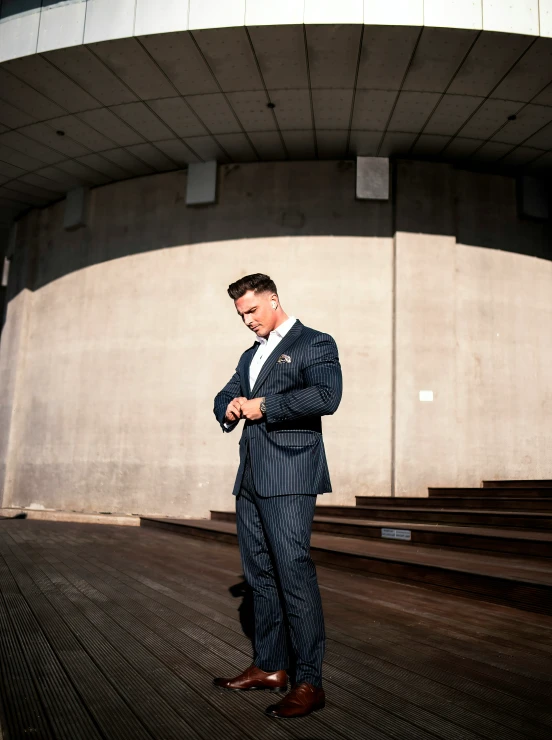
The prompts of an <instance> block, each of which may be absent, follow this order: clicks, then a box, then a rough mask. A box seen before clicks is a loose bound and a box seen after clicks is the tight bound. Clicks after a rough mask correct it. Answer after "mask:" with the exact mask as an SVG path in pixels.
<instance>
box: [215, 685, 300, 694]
mask: <svg viewBox="0 0 552 740" xmlns="http://www.w3.org/2000/svg"><path fill="white" fill-rule="evenodd" d="M213 686H214V688H215V689H218V690H219V691H269V692H270V693H271V694H285V693H287V686H286V687H285V688H282V689H279V688H277V689H273V688H271V687H270V686H251V688H249V689H232V688H230V687H229V686H217V684H213Z"/></svg>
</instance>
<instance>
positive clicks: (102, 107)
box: [0, 60, 552, 138]
mask: <svg viewBox="0 0 552 740" xmlns="http://www.w3.org/2000/svg"><path fill="white" fill-rule="evenodd" d="M98 61H101V60H98ZM51 64H52V66H54V67H55V68H56V69H59V68H58V67H56V65H54V64H53V63H51ZM104 66H105V65H104ZM107 69H108V71H109V72H111V70H110V69H109V67H107ZM59 71H60V72H61V70H59ZM113 75H114V76H115V77H116V75H115V74H114V73H113ZM14 76H15V75H14ZM17 79H18V80H19V79H20V78H19V77H18V78H17ZM68 79H69V80H70V81H72V80H71V78H68ZM117 79H118V80H120V78H118V77H117ZM20 81H21V82H23V84H27V83H26V82H25V80H20ZM121 82H122V81H121ZM122 84H124V83H122ZM549 84H550V83H547V85H545V88H546V87H548V85H549ZM545 88H543V89H545ZM285 89H286V90H298V91H304V90H305V89H306V88H304V87H290V88H285ZM327 89H333V88H327ZM362 89H363V90H364V89H366V90H368V91H370V90H377V91H378V92H379V91H382V92H391V93H395V92H397V91H396V90H388V89H387V88H362ZM128 90H129V92H131V93H132V94H133V95H136V93H134V91H133V90H132V89H131V88H128ZM35 92H38V91H35ZM229 92H238V91H237V90H236V91H229ZM409 92H416V93H423V92H427V90H409ZM541 92H542V91H541ZM39 94H41V95H42V93H39ZM207 94H209V93H198V94H197V95H196V94H194V95H190V96H189V97H201V96H202V95H207ZM453 94H454V95H455V96H457V97H464V98H469V97H473V96H472V95H468V94H467V93H453ZM537 94H540V93H537ZM91 97H94V96H91ZM136 97H137V99H136V100H135V101H131V103H132V102H146V101H145V99H142V98H139V97H138V96H136ZM175 97H178V98H181V99H182V100H184V102H186V103H187V104H188V106H189V107H190V110H191V112H192V113H193V115H194V116H195V117H196V118H197V119H198V120H199V121H200V122H201V123H202V125H204V126H205V124H204V123H203V121H202V120H201V118H199V116H198V114H197V113H196V112H195V111H194V110H193V108H191V106H190V104H189V103H188V101H187V98H186V97H185V96H184V95H183V94H182V93H180V92H178V93H177V94H176V95H175ZM479 97H484V96H479ZM165 99H166V100H169V99H170V98H148V100H165ZM494 100H503V101H505V102H507V103H523V102H524V101H523V100H515V99H513V98H494ZM0 102H3V103H6V104H7V105H9V106H11V107H12V108H14V109H15V110H17V111H19V112H20V113H22V114H23V115H27V116H31V114H30V113H27V111H26V110H24V109H23V108H20V107H18V106H17V105H15V104H14V103H12V102H9V101H7V100H6V99H5V98H3V97H2V96H1V95H0ZM52 102H53V101H52ZM529 102H531V101H529ZM131 103H116V104H115V105H130V104H131ZM56 105H57V103H56ZM535 105H540V106H541V107H543V108H551V107H552V106H551V105H547V104H546V103H535ZM60 107H61V106H60ZM97 110H110V106H109V105H105V104H104V103H102V102H101V101H98V107H97V108H84V109H83V110H79V111H73V112H71V111H69V110H67V109H66V114H65V115H69V116H80V115H82V114H83V113H92V112H93V111H97ZM56 118H59V116H50V117H48V118H35V119H34V120H33V121H32V122H31V123H25V124H22V125H21V126H8V125H7V124H2V125H4V126H5V127H6V129H7V131H4V132H2V133H1V134H0V137H1V136H2V135H3V134H6V133H9V132H10V131H19V130H20V129H21V128H24V127H25V126H32V125H33V124H36V123H49V122H50V121H55V120H56ZM86 125H87V126H89V127H90V128H92V129H93V130H94V131H97V133H99V134H102V132H101V131H99V130H98V129H96V128H94V126H92V125H91V124H89V123H87V124H86ZM205 128H208V127H207V126H206V127H205ZM102 135H103V136H105V137H106V138H109V137H108V136H107V135H106V134H102Z"/></svg>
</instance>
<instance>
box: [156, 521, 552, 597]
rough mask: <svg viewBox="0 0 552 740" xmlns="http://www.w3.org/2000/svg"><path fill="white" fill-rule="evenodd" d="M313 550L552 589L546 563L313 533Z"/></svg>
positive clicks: (230, 527)
mask: <svg viewBox="0 0 552 740" xmlns="http://www.w3.org/2000/svg"><path fill="white" fill-rule="evenodd" d="M142 519H147V520H153V521H159V522H163V523H168V524H175V525H180V526H184V527H195V528H199V529H205V530H210V531H215V532H223V533H226V534H236V525H235V524H234V523H232V522H220V521H212V520H210V519H171V518H167V517H142ZM311 546H312V548H313V549H319V550H332V551H334V552H339V553H344V554H347V555H356V556H360V557H362V556H366V557H370V558H376V559H378V560H385V561H390V562H403V563H409V564H414V565H421V566H431V567H435V568H439V569H441V570H449V571H457V572H462V573H465V574H466V575H482V576H491V577H494V578H502V579H506V580H511V581H518V582H523V583H532V584H536V585H540V586H542V585H545V586H552V568H551V567H550V564H549V563H547V562H546V561H544V560H543V561H537V560H527V559H523V558H515V557H512V558H508V559H506V558H504V557H501V556H496V555H493V554H485V555H481V554H478V553H466V552H450V553H449V552H447V551H445V550H441V549H437V548H431V549H430V548H424V547H421V546H406V547H405V545H404V543H400V544H395V543H393V542H382V541H380V540H371V539H370V540H362V539H355V538H352V537H339V536H335V535H329V534H321V533H319V532H313V534H312V538H311Z"/></svg>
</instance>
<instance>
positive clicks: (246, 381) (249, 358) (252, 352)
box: [242, 342, 259, 398]
mask: <svg viewBox="0 0 552 740" xmlns="http://www.w3.org/2000/svg"><path fill="white" fill-rule="evenodd" d="M258 347H259V343H258V342H254V344H253V346H252V347H250V348H249V350H248V352H247V355H246V356H245V359H244V360H243V363H242V364H243V380H244V384H245V390H246V394H245V395H246V396H247V398H249V396H250V395H251V386H250V385H249V368H250V367H251V361H252V359H253V357H254V356H255V352H256V351H257V349H258Z"/></svg>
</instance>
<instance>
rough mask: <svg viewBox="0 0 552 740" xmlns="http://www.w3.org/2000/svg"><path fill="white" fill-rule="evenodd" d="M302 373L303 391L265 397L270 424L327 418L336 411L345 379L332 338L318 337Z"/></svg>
mask: <svg viewBox="0 0 552 740" xmlns="http://www.w3.org/2000/svg"><path fill="white" fill-rule="evenodd" d="M302 372H303V379H304V382H305V387H304V388H300V389H299V390H296V391H289V392H288V393H277V394H275V395H273V396H267V397H266V400H265V403H266V421H267V423H268V424H273V423H275V422H278V421H287V420H288V419H297V418H299V417H301V416H326V415H328V414H333V413H335V411H337V407H338V406H339V403H340V401H341V395H342V391H343V379H342V376H341V365H340V364H339V355H338V351H337V345H336V343H335V341H334V339H333V338H332V337H330V336H329V335H328V334H320V335H318V336H317V337H316V339H315V340H314V342H313V344H312V346H311V348H310V350H309V352H308V357H307V361H306V363H305V366H304V367H303V369H302Z"/></svg>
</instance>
